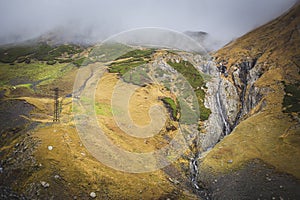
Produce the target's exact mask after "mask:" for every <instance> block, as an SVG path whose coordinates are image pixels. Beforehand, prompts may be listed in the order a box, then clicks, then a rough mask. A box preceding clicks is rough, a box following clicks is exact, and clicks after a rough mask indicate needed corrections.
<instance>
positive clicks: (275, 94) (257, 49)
mask: <svg viewBox="0 0 300 200" xmlns="http://www.w3.org/2000/svg"><path fill="white" fill-rule="evenodd" d="M299 55H300V4H299V3H298V4H296V5H295V6H294V7H293V8H292V9H291V10H290V11H289V12H287V13H286V14H284V15H282V16H281V17H279V18H277V19H275V20H273V21H271V22H270V23H268V24H266V25H264V26H262V27H259V28H257V29H256V30H254V31H251V32H249V33H248V34H246V35H245V36H243V37H241V38H239V39H237V40H235V41H233V42H232V43H230V44H228V45H226V46H225V47H224V48H222V49H220V50H219V51H217V52H216V53H214V58H215V61H216V62H217V63H218V67H219V69H220V70H221V71H222V79H223V80H224V81H226V83H227V86H228V85H229V86H232V87H226V88H223V92H224V93H225V94H226V95H225V101H224V102H225V104H227V105H225V108H226V106H227V108H228V107H230V106H229V102H230V99H229V97H230V98H231V99H234V100H235V101H236V102H238V104H237V105H236V107H237V109H236V111H235V110H234V112H232V113H230V112H227V115H228V118H229V119H233V120H229V121H234V123H231V124H230V125H231V128H232V129H233V130H232V132H231V134H230V135H229V136H226V137H225V138H224V139H223V140H222V141H221V142H220V143H218V144H217V145H216V146H215V147H214V148H213V149H212V150H211V151H210V152H208V153H207V155H206V156H204V158H202V159H201V166H200V170H199V171H201V177H202V178H200V179H201V181H202V182H204V183H205V184H207V185H209V187H210V189H211V190H216V189H217V188H220V187H222V189H223V191H225V192H224V193H222V195H223V196H222V195H220V193H219V194H218V192H217V191H215V192H214V195H215V196H214V195H213V196H214V197H216V198H217V197H219V198H220V197H223V198H224V195H226V194H227V195H229V197H230V195H231V196H233V197H238V196H240V198H242V197H243V195H245V196H248V197H250V198H272V197H274V196H276V195H278V198H279V196H280V195H281V196H282V197H284V199H285V198H290V199H294V198H299V192H297V190H296V188H297V185H298V186H299V182H298V181H296V180H297V179H298V180H299V178H300V171H299V168H298V166H299V165H300V160H299V157H300V105H299V102H300V98H299V93H300V56H299ZM226 98H227V100H226ZM271 169H272V170H273V171H272V170H271ZM270 170H271V171H272V172H270ZM259 172H262V173H261V174H260V173H259ZM278 172H280V173H281V174H278ZM268 173H269V174H270V173H273V175H274V179H275V180H274V182H272V181H271V182H272V183H273V185H274V188H272V186H270V184H269V185H268V183H266V177H267V179H268ZM208 174H210V175H208ZM224 174H227V175H224ZM257 174H260V175H259V176H257ZM262 174H263V175H262ZM287 174H290V175H292V176H290V175H287ZM230 176H231V177H230ZM264 176H265V177H264ZM229 177H230V178H229ZM278 177H285V178H284V180H282V179H280V181H279V178H278ZM219 178H220V180H218V179H219ZM270 179H271V178H270ZM214 180H218V184H217V181H214ZM226 180H228V185H224V181H226ZM276 180H277V182H276ZM222 181H223V185H221V182H222ZM230 181H232V182H235V184H233V183H232V182H230ZM251 181H252V182H251ZM212 182H213V183H214V184H212ZM267 182H268V181H267ZM250 183H251V184H250ZM280 184H285V186H284V187H285V189H286V191H289V192H287V193H285V194H283V193H282V191H280V187H283V186H280ZM242 185H244V186H242ZM232 186H234V187H235V188H232ZM279 186H280V187H279ZM277 187H278V190H277V189H275V188H277ZM226 190H227V191H226ZM233 190H234V191H235V192H233ZM266 191H268V192H267V193H266ZM230 192H232V193H231V194H230ZM256 194H257V195H256ZM259 194H263V195H265V196H263V197H262V196H258V195H259ZM234 195H237V196H234ZM272 195H274V196H272ZM227 198H228V196H227ZM276 198H277V197H276Z"/></svg>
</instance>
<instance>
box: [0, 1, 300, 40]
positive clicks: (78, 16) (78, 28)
mask: <svg viewBox="0 0 300 200" xmlns="http://www.w3.org/2000/svg"><path fill="white" fill-rule="evenodd" d="M296 1H297V0H0V25H1V27H0V44H3V43H8V42H15V41H18V40H25V39H29V38H34V37H37V36H39V35H41V34H44V33H46V32H48V31H53V30H62V31H61V32H62V33H64V34H67V33H68V34H71V35H72V34H73V35H81V36H82V37H86V38H87V39H88V38H90V39H95V38H97V39H99V38H100V39H104V38H105V37H108V36H110V35H112V34H115V33H118V32H120V31H125V30H128V29H132V28H140V27H162V28H168V29H173V30H177V31H182V32H183V31H188V30H190V31H205V32H208V33H210V34H211V35H212V36H214V37H215V38H216V39H218V40H221V41H222V42H223V43H227V42H229V41H230V40H232V39H234V38H236V37H238V36H241V35H243V34H244V33H246V32H248V31H250V30H252V29H253V28H255V27H257V26H259V25H262V24H264V23H266V22H268V21H269V20H271V19H273V18H275V17H277V16H279V15H280V14H282V13H283V12H284V11H286V10H287V9H288V8H290V7H291V6H292V5H293V4H294V3H295V2H296Z"/></svg>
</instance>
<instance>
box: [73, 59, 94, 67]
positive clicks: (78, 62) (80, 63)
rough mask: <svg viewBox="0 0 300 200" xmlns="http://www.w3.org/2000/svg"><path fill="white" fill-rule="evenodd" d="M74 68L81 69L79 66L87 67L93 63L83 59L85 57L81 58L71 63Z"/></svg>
mask: <svg viewBox="0 0 300 200" xmlns="http://www.w3.org/2000/svg"><path fill="white" fill-rule="evenodd" d="M72 63H73V64H74V65H75V66H76V67H81V66H87V65H89V64H91V63H93V61H92V60H91V59H89V58H85V57H82V58H79V59H77V60H74V61H73V62H72Z"/></svg>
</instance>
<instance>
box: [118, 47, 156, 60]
mask: <svg viewBox="0 0 300 200" xmlns="http://www.w3.org/2000/svg"><path fill="white" fill-rule="evenodd" d="M154 52H155V49H135V50H133V51H129V52H127V53H125V54H124V55H122V56H120V57H119V58H117V59H123V58H144V59H145V58H148V59H150V58H151V55H152V54H153V53H154Z"/></svg>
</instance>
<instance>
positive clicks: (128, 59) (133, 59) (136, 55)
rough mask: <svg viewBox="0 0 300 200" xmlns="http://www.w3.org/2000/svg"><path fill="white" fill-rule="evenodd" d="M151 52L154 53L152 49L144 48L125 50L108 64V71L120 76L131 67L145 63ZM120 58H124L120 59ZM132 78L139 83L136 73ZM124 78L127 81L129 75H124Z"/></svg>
mask: <svg viewBox="0 0 300 200" xmlns="http://www.w3.org/2000/svg"><path fill="white" fill-rule="evenodd" d="M153 53H154V49H145V50H141V49H135V50H133V51H130V52H127V53H125V54H124V55H122V56H120V57H118V58H117V59H116V61H114V62H112V63H111V64H110V65H109V68H108V71H109V72H110V73H118V74H120V75H121V76H123V75H124V74H126V73H127V72H128V71H130V70H132V69H133V68H135V67H137V66H141V65H144V64H146V63H147V62H148V60H149V59H150V57H151V55H152V54H153ZM120 59H125V60H121V61H120ZM140 75H142V74H140ZM127 76H130V75H127ZM133 78H134V79H136V80H134V82H137V83H140V80H139V77H138V76H137V74H135V77H133ZM126 79H127V81H128V80H129V79H130V77H125V80H126ZM131 79H132V76H131Z"/></svg>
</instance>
